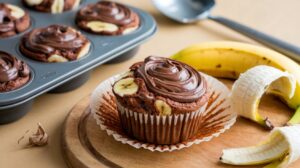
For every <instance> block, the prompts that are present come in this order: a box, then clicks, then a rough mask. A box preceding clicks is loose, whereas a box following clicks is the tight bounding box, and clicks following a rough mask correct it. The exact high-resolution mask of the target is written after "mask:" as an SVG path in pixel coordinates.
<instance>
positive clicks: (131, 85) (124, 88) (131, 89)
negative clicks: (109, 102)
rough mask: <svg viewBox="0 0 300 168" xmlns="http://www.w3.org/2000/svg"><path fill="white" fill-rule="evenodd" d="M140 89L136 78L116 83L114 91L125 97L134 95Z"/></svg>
mask: <svg viewBox="0 0 300 168" xmlns="http://www.w3.org/2000/svg"><path fill="white" fill-rule="evenodd" d="M138 89H139V87H138V85H137V84H136V83H135V82H134V78H125V79H121V80H119V81H118V82H116V83H115V84H114V86H113V90H114V92H115V93H116V94H118V95H119V96H121V97H123V96H124V95H132V94H135V93H136V92H137V91H138Z"/></svg>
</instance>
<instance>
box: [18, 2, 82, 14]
mask: <svg viewBox="0 0 300 168" xmlns="http://www.w3.org/2000/svg"><path fill="white" fill-rule="evenodd" d="M23 3H24V4H25V5H26V6H28V7H29V8H32V9H34V10H37V11H40V12H48V13H53V14H55V13H62V12H64V11H68V10H72V9H75V8H77V7H78V6H79V4H80V0H23Z"/></svg>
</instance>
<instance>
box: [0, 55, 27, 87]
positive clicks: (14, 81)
mask: <svg viewBox="0 0 300 168" xmlns="http://www.w3.org/2000/svg"><path fill="white" fill-rule="evenodd" d="M29 80H30V69H29V67H28V65H27V64H26V63H24V62H23V61H21V60H19V59H17V58H16V57H14V56H12V55H10V54H8V53H6V52H4V51H0V92H8V91H12V90H16V89H18V88H20V87H22V86H24V85H25V84H26V83H28V81H29Z"/></svg>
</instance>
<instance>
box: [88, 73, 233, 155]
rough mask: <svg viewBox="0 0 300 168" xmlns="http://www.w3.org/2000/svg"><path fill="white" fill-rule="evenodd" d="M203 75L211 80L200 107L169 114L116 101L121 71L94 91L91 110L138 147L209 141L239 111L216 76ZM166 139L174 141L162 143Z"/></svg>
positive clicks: (153, 148)
mask: <svg viewBox="0 0 300 168" xmlns="http://www.w3.org/2000/svg"><path fill="white" fill-rule="evenodd" d="M202 75H204V77H205V78H206V80H207V83H208V87H209V89H208V94H209V100H208V102H207V104H206V105H204V106H202V107H201V108H200V109H199V110H197V111H194V112H191V113H186V114H179V115H170V116H158V115H150V114H142V113H138V112H134V111H131V110H129V109H127V108H125V107H123V106H121V105H120V104H119V103H117V101H116V98H115V96H114V95H113V93H112V85H113V83H114V82H115V81H117V80H118V79H120V78H121V77H122V76H123V74H119V75H116V76H113V77H111V78H109V79H107V80H105V81H103V82H102V83H101V84H99V85H98V87H97V88H96V89H95V90H94V91H93V93H92V96H91V104H90V108H91V112H92V114H93V117H94V118H95V119H96V121H97V124H98V125H99V126H100V127H101V129H102V130H105V131H106V132H107V134H108V135H112V136H113V138H114V139H115V140H116V141H120V142H122V143H123V144H129V145H131V146H133V147H135V148H137V149H139V148H144V149H148V150H150V151H159V152H165V151H169V152H171V151H174V150H179V149H182V148H186V147H190V146H191V145H193V144H199V143H201V142H205V141H210V140H211V139H212V138H213V137H217V136H219V135H220V134H221V133H224V132H225V131H226V130H227V129H229V128H230V127H231V126H232V125H233V124H234V123H235V121H236V117H237V115H236V113H234V112H232V110H231V109H230V100H229V98H228V96H229V94H230V91H229V89H228V88H227V87H226V86H225V85H224V84H223V83H221V82H220V81H218V80H217V79H215V78H213V77H211V76H208V75H206V74H203V73H202ZM122 124H123V125H122ZM124 127H126V128H127V129H126V132H125V130H124V129H123V128H124ZM133 135H135V138H133ZM145 141H147V142H151V143H146V142H145ZM166 143H167V144H172V145H160V144H166Z"/></svg>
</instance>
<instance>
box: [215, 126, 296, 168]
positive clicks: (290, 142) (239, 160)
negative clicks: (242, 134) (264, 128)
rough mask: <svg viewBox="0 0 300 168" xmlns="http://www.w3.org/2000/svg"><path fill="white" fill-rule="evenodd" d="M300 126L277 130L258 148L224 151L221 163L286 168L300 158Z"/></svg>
mask: <svg viewBox="0 0 300 168" xmlns="http://www.w3.org/2000/svg"><path fill="white" fill-rule="evenodd" d="M299 139H300V125H294V126H287V127H278V128H275V129H274V130H273V131H272V132H271V134H270V136H269V138H268V139H267V140H266V141H264V142H262V143H260V144H259V145H257V146H252V147H244V148H232V149H225V150H223V154H222V156H221V157H220V161H221V162H223V163H226V164H231V165H258V164H266V163H269V164H268V165H267V166H265V168H284V167H287V166H289V165H290V164H291V163H292V162H294V161H296V160H297V159H299V158H300V141H299Z"/></svg>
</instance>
